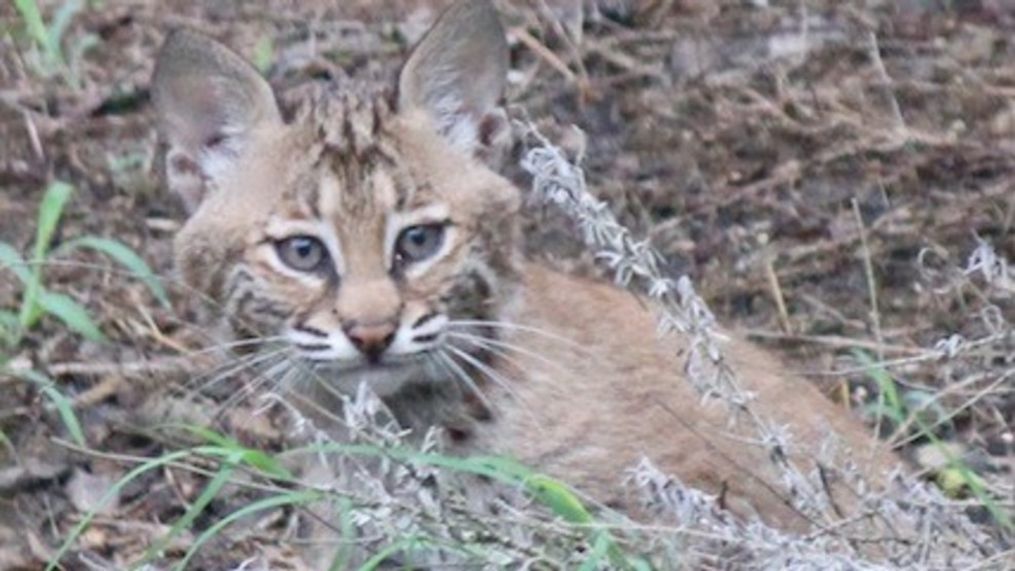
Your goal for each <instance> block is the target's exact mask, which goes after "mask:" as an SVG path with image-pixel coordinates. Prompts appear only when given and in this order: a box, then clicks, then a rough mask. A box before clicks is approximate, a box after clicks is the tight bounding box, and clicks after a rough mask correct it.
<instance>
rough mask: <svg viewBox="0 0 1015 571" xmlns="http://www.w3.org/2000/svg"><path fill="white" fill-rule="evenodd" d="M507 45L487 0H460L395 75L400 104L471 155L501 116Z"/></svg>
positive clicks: (486, 139)
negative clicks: (427, 116) (431, 121)
mask: <svg viewBox="0 0 1015 571" xmlns="http://www.w3.org/2000/svg"><path fill="white" fill-rule="evenodd" d="M507 71H508V46H507V40H506V39H505V38H504V28H503V27H501V24H500V18H499V17H498V16H497V11H496V10H495V9H494V7H493V5H492V4H491V3H490V1H489V0H458V2H456V3H455V4H453V5H452V6H451V7H450V8H448V9H447V10H446V11H445V12H444V14H442V15H441V17H440V18H439V19H438V20H437V23H436V24H434V26H433V28H431V29H430V31H429V32H427V34H426V36H424V37H423V39H422V40H421V41H420V43H419V45H417V46H416V49H415V50H413V53H412V55H410V56H409V59H408V61H406V63H405V67H403V68H402V73H401V76H400V77H399V80H398V93H399V97H398V103H399V107H400V108H402V109H409V108H421V109H423V110H425V111H427V112H428V113H429V114H430V116H431V117H432V118H433V119H434V121H435V122H436V124H437V126H438V129H439V130H440V132H441V134H442V135H444V137H445V138H446V139H447V140H448V141H449V142H450V143H451V144H452V146H454V147H455V148H457V149H459V150H461V151H463V152H466V153H469V154H474V153H476V152H477V151H479V150H480V147H481V146H482V145H484V144H486V143H487V142H488V140H489V139H490V138H492V133H493V131H495V130H496V127H497V122H498V121H499V120H500V119H499V117H498V116H497V115H496V113H495V111H496V106H497V102H498V100H499V99H500V98H501V96H502V95H503V93H504V85H505V81H506V79H507Z"/></svg>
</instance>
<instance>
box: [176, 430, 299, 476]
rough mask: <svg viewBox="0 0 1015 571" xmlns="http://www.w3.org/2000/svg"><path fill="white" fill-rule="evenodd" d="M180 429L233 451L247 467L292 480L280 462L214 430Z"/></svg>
mask: <svg viewBox="0 0 1015 571" xmlns="http://www.w3.org/2000/svg"><path fill="white" fill-rule="evenodd" d="M181 428H183V429H184V430H187V431H188V432H191V433H193V434H194V435H195V436H197V437H198V438H201V439H203V440H205V441H206V442H208V443H211V444H214V445H215V446H218V447H220V448H222V449H223V450H229V451H235V452H237V453H239V454H240V461H241V462H242V463H244V464H247V465H248V466H253V467H254V468H256V469H258V470H260V471H261V472H264V473H265V474H268V475H269V476H272V477H275V478H280V479H283V480H292V479H293V475H292V473H291V472H289V470H287V469H286V468H285V466H283V465H282V463H281V462H279V461H278V460H276V459H275V458H273V457H272V456H271V455H269V454H268V453H266V452H263V451H261V450H255V449H253V448H248V447H246V446H244V445H242V444H240V443H239V442H237V441H236V440H235V439H232V438H229V437H228V436H225V435H223V434H219V433H218V432H215V431H214V430H210V429H208V428H204V427H200V426H189V425H184V426H182V427H181Z"/></svg>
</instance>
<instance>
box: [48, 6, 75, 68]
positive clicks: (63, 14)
mask: <svg viewBox="0 0 1015 571" xmlns="http://www.w3.org/2000/svg"><path fill="white" fill-rule="evenodd" d="M82 7H83V2H82V1H81V0H64V2H63V3H62V4H61V5H60V6H59V7H58V8H57V9H56V13H54V14H53V21H52V22H50V25H49V33H48V34H47V35H46V40H47V41H48V42H49V44H50V45H51V46H52V48H51V49H52V50H53V51H54V52H55V53H56V55H57V56H58V57H59V58H60V59H59V61H60V63H64V62H63V50H62V49H61V48H60V43H61V41H62V40H63V35H64V34H65V33H66V32H67V28H68V27H69V26H70V23H71V20H73V19H74V16H75V15H77V13H78V12H80V11H81V8H82Z"/></svg>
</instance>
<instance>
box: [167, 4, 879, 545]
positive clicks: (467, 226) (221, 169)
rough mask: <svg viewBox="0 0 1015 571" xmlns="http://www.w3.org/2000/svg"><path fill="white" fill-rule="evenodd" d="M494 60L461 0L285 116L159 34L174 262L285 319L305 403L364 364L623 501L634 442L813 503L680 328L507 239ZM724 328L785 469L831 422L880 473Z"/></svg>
mask: <svg viewBox="0 0 1015 571" xmlns="http://www.w3.org/2000/svg"><path fill="white" fill-rule="evenodd" d="M507 70H508V48H507V44H506V41H505V37H504V31H503V29H502V27H501V25H500V23H499V20H498V16H497V13H496V12H495V10H494V9H493V7H492V6H491V4H490V2H488V1H487V0H460V1H459V2H457V3H456V4H454V5H453V6H452V7H450V8H449V9H448V10H447V11H446V12H445V13H444V14H443V16H442V17H441V18H440V20H439V21H438V22H437V23H436V24H435V25H434V27H433V28H432V29H431V30H430V32H429V33H428V34H427V35H426V36H425V37H424V39H423V40H422V41H421V42H420V44H419V45H418V46H417V47H416V48H415V50H414V51H413V52H412V54H411V56H410V57H409V58H408V60H407V61H406V63H405V65H404V67H403V69H402V71H401V74H400V76H399V78H398V82H397V85H396V86H393V88H391V89H388V90H381V91H373V92H371V91H369V90H365V89H359V88H356V89H353V88H349V89H332V90H331V91H328V90H324V91H322V92H320V93H318V94H317V95H315V96H314V97H312V98H310V100H309V101H307V102H306V104H305V105H304V106H303V108H302V110H301V111H300V112H299V113H298V114H297V116H296V117H295V118H294V119H293V120H291V121H289V122H286V121H284V120H283V117H282V114H281V113H280V111H279V107H278V105H277V103H276V100H275V98H274V96H273V94H272V90H271V88H270V87H269V86H268V84H267V82H266V81H265V80H264V79H262V78H261V77H260V76H259V75H258V73H257V72H256V71H255V70H254V68H253V67H252V66H250V65H249V64H248V63H246V62H245V61H243V60H242V59H241V58H240V57H239V56H237V55H236V54H234V53H233V52H231V51H230V50H228V49H227V48H225V47H224V46H222V45H221V44H218V43H216V42H214V41H212V40H210V39H208V38H206V37H203V36H201V35H198V34H196V33H193V32H188V31H177V32H175V33H173V34H172V35H171V36H170V37H169V38H168V39H167V40H166V43H165V46H164V47H163V49H162V52H161V54H160V56H159V59H158V63H157V66H156V71H155V75H154V79H153V85H152V94H153V99H154V103H155V107H156V109H157V112H158V118H159V125H160V129H161V132H162V134H163V136H164V137H165V139H166V140H167V141H168V143H169V149H168V152H167V157H166V161H167V163H166V176H167V180H168V185H169V186H170V187H171V189H172V190H173V191H175V192H177V193H179V194H180V195H181V196H182V197H183V199H184V201H185V203H186V204H187V205H188V207H189V208H190V209H191V214H190V217H189V219H188V220H187V222H186V225H185V226H184V227H183V229H182V230H181V231H180V233H179V235H178V236H177V238H176V242H175V250H176V260H177V264H178V267H179V269H180V270H181V271H182V274H183V276H184V278H185V280H186V281H187V282H188V283H189V284H191V285H193V286H194V287H196V288H197V289H199V290H200V291H202V292H204V293H206V294H208V295H209V296H211V297H212V298H213V299H215V300H217V301H218V302H219V303H221V306H222V307H223V308H224V312H225V314H226V316H227V317H228V318H229V320H230V322H232V323H235V324H241V325H240V326H241V327H242V328H243V329H244V332H243V333H244V334H247V335H250V334H253V333H256V334H259V335H262V336H265V337H269V336H270V337H276V336H278V337H281V338H282V339H284V342H285V343H286V344H287V345H288V346H289V347H290V348H291V354H292V356H291V361H290V363H291V367H292V370H293V371H296V372H297V373H298V372H299V371H309V372H310V373H309V374H294V375H293V378H298V381H297V382H300V383H303V384H302V385H300V386H299V388H298V390H297V391H296V392H298V393H299V394H300V395H302V396H303V397H304V399H305V400H307V401H308V404H311V405H313V406H311V407H309V408H314V407H320V408H324V409H328V408H332V409H334V408H335V407H338V406H340V404H339V402H340V401H339V399H338V397H337V396H336V395H340V394H343V393H344V394H348V393H350V392H352V391H355V390H356V388H357V387H358V386H359V385H360V384H361V383H366V384H367V385H369V387H370V388H371V389H373V391H375V392H376V393H377V394H378V395H379V396H381V397H382V398H383V399H384V400H385V401H386V402H387V404H389V406H390V407H391V408H392V410H394V411H395V413H396V414H397V416H398V417H399V419H400V420H401V421H402V422H403V423H405V424H406V425H409V426H413V427H415V428H419V429H420V431H422V429H423V428H424V427H425V426H428V425H430V424H438V425H443V426H445V427H446V428H447V429H448V430H447V431H446V432H447V434H449V435H450V436H451V438H449V442H448V446H449V448H450V450H451V451H457V452H463V453H464V452H470V451H484V452H490V453H500V454H506V455H510V456H513V457H515V458H517V459H519V460H520V461H522V462H523V463H525V464H527V465H529V466H531V467H533V468H536V469H538V470H540V471H543V472H546V473H549V474H551V475H554V476H557V477H560V478H562V479H563V480H565V481H567V482H568V483H571V484H573V485H575V486H576V487H577V488H578V489H580V490H582V491H584V492H587V493H589V494H590V495H592V496H593V497H595V498H597V499H599V500H601V501H603V502H605V503H607V504H609V505H613V506H615V507H618V508H620V509H624V510H628V511H635V507H634V505H633V504H634V502H632V501H631V500H630V498H628V497H627V496H626V495H625V494H624V493H623V492H622V489H623V487H622V486H621V484H622V482H623V480H624V479H625V471H626V470H628V469H630V468H631V467H632V466H634V465H635V464H637V462H638V461H639V459H640V458H642V457H643V456H644V457H648V458H649V459H651V460H652V461H653V462H654V463H655V464H656V465H657V466H658V467H660V468H661V469H662V470H663V471H665V472H667V473H670V474H673V475H675V476H677V477H679V478H680V479H681V480H682V481H683V482H685V483H687V484H690V485H693V486H696V487H698V488H701V489H703V490H706V491H708V492H711V493H713V494H716V495H718V496H719V497H720V502H721V504H722V505H723V506H725V507H726V508H728V509H729V510H731V511H733V512H734V513H736V514H739V515H748V514H757V515H760V517H761V518H763V519H764V520H765V521H767V522H769V523H771V524H774V525H778V526H780V527H785V528H798V529H799V528H806V527H808V526H810V525H811V524H812V523H813V522H811V521H809V519H808V517H807V516H805V515H803V514H801V513H800V512H798V511H797V510H796V509H794V507H793V506H792V503H791V502H790V501H789V500H788V499H787V498H785V497H784V496H783V494H781V493H780V492H779V491H778V490H780V489H781V488H780V485H779V478H780V474H779V473H778V470H777V469H776V468H775V467H774V465H773V463H772V462H771V461H769V459H768V458H766V452H765V450H764V449H763V448H762V447H760V446H757V445H756V444H752V443H751V442H750V439H751V437H752V435H751V433H750V431H749V430H747V429H745V428H743V427H736V426H730V425H729V423H728V422H727V419H728V411H727V410H726V409H725V407H723V406H721V405H720V406H717V405H715V404H713V405H706V404H703V403H702V402H701V400H700V398H699V395H698V394H696V393H695V391H694V390H693V389H692V387H691V384H690V383H689V382H687V381H686V380H685V379H683V378H681V376H682V375H683V374H684V372H683V371H684V368H683V359H682V358H681V357H680V355H681V354H686V352H687V350H688V340H687V339H685V338H682V337H680V336H679V335H672V336H664V337H662V338H660V337H659V336H658V335H657V334H656V323H655V320H654V318H653V316H652V314H651V312H650V309H649V308H647V307H646V305H645V303H644V302H643V301H640V300H638V299H636V298H635V297H634V296H632V295H631V294H630V293H628V292H625V291H621V290H619V289H616V288H614V287H612V286H611V285H608V284H603V283H597V282H595V281H590V280H586V279H579V278H576V277H572V276H569V275H565V274H562V273H558V272H555V271H552V270H550V269H547V268H546V267H543V266H541V265H540V264H538V263H534V262H532V261H529V260H527V259H526V258H525V257H524V256H523V255H522V254H521V253H520V249H519V230H518V228H519V219H518V218H519V215H518V211H519V205H520V192H519V190H518V189H517V188H515V187H514V186H512V185H511V184H510V183H509V182H508V181H507V180H505V179H504V178H502V177H501V176H499V175H498V174H497V173H495V172H493V171H492V170H491V169H490V168H489V167H488V166H487V165H486V163H485V162H484V158H486V157H488V156H490V155H491V154H492V153H493V152H494V151H495V150H496V149H495V148H494V147H495V145H496V141H497V138H498V134H499V133H500V132H501V131H502V129H503V127H504V124H503V119H502V117H503V116H502V115H501V114H499V113H498V101H499V100H500V98H501V96H502V93H503V90H504V83H505V76H506V73H507ZM729 337H730V340H729V341H727V342H726V343H725V345H724V351H725V354H726V356H727V358H728V360H729V362H730V364H731V365H732V367H733V368H734V369H735V371H736V372H737V374H738V375H739V377H740V380H741V382H742V383H743V384H744V387H745V388H746V389H747V390H748V391H750V392H752V393H753V394H754V395H755V396H756V400H755V402H754V404H753V406H754V410H755V411H756V412H757V413H758V414H759V415H762V416H764V417H766V418H768V419H770V420H771V421H773V422H775V423H778V424H779V425H785V426H787V427H789V429H790V431H791V432H792V434H793V437H794V438H793V443H794V448H793V450H792V453H793V455H792V461H793V462H794V463H796V464H797V465H798V466H799V467H800V468H801V470H804V471H809V470H810V469H811V468H812V467H813V466H814V465H815V462H816V458H817V457H818V454H819V446H820V445H821V443H822V442H823V441H824V440H825V439H826V436H827V435H828V434H829V433H830V432H834V433H835V434H836V435H837V436H838V437H839V439H840V440H841V442H842V443H843V444H844V447H845V448H847V449H851V450H853V451H855V452H858V453H859V452H862V453H864V454H865V457H866V455H867V454H868V453H870V457H871V459H872V461H871V466H870V468H871V470H870V473H871V474H872V475H873V476H874V481H875V482H877V481H878V478H879V477H880V475H881V474H883V473H884V472H885V471H886V470H887V468H889V467H891V466H892V465H893V464H894V463H895V458H894V457H893V456H892V455H891V454H889V453H887V452H883V451H879V450H877V449H876V448H877V443H876V441H875V440H874V439H873V438H872V437H870V436H869V435H868V434H867V433H866V431H865V430H864V429H863V427H862V426H860V425H859V424H858V423H856V422H854V421H853V420H852V419H851V418H849V417H848V415H847V414H846V413H845V412H843V411H842V410H839V409H838V408H837V407H836V406H834V405H833V404H832V403H831V402H829V401H828V400H827V399H825V398H824V397H823V396H822V395H821V394H820V393H819V391H818V390H817V389H815V388H814V387H813V386H811V385H809V384H808V383H807V382H804V381H803V380H801V379H799V378H796V377H794V376H793V375H790V374H789V373H787V372H786V371H785V370H784V369H783V368H781V367H780V366H779V365H778V363H777V362H776V360H775V359H773V358H772V357H771V356H769V355H767V354H765V353H764V352H762V351H760V350H759V349H757V348H755V347H754V346H752V345H750V344H749V343H747V342H744V341H741V340H739V339H737V338H736V337H735V336H732V335H730V336H729ZM829 485H830V486H832V487H833V488H834V487H835V486H836V484H835V483H830V484H829ZM847 496H848V492H846V491H842V492H841V493H840V497H841V498H842V501H843V502H844V505H845V504H848V503H849V498H848V497H847Z"/></svg>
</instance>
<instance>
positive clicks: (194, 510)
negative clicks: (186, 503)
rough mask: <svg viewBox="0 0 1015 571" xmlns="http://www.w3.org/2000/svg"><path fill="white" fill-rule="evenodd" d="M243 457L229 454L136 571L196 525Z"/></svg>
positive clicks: (136, 566)
mask: <svg viewBox="0 0 1015 571" xmlns="http://www.w3.org/2000/svg"><path fill="white" fill-rule="evenodd" d="M242 455H243V454H242V452H240V451H233V452H231V453H229V454H228V456H227V457H226V458H225V460H224V461H223V463H222V466H221V467H220V468H219V471H218V472H217V473H216V474H215V476H214V477H213V478H212V479H211V480H210V481H209V482H208V485H207V486H205V487H204V490H202V491H201V495H200V496H198V497H197V499H196V500H194V503H192V504H191V505H190V508H189V509H187V511H186V512H185V513H184V514H183V515H182V516H180V518H179V519H177V520H176V522H175V523H173V527H171V528H169V532H168V533H166V534H165V535H164V536H162V537H161V538H159V540H158V541H156V542H155V543H153V544H152V546H151V547H149V548H148V551H147V552H145V555H144V557H143V558H142V559H141V561H139V562H138V563H136V564H135V565H134V566H133V568H134V569H137V568H138V567H141V566H144V565H145V564H146V563H148V562H149V561H151V560H152V559H154V558H155V556H156V555H158V553H159V552H160V551H162V550H163V549H165V547H166V545H168V544H169V542H170V541H172V540H173V538H174V537H176V536H177V535H179V534H180V532H181V531H183V529H184V528H187V527H190V525H191V524H193V523H194V520H196V519H197V516H199V515H201V513H203V512H204V510H205V509H206V508H207V507H208V505H209V504H211V502H212V500H214V499H215V498H216V497H218V495H219V492H221V491H222V488H223V487H225V485H226V484H228V483H229V480H230V479H231V478H232V477H233V473H234V472H235V471H236V466H237V465H238V464H239V462H240V460H241V457H242Z"/></svg>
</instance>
